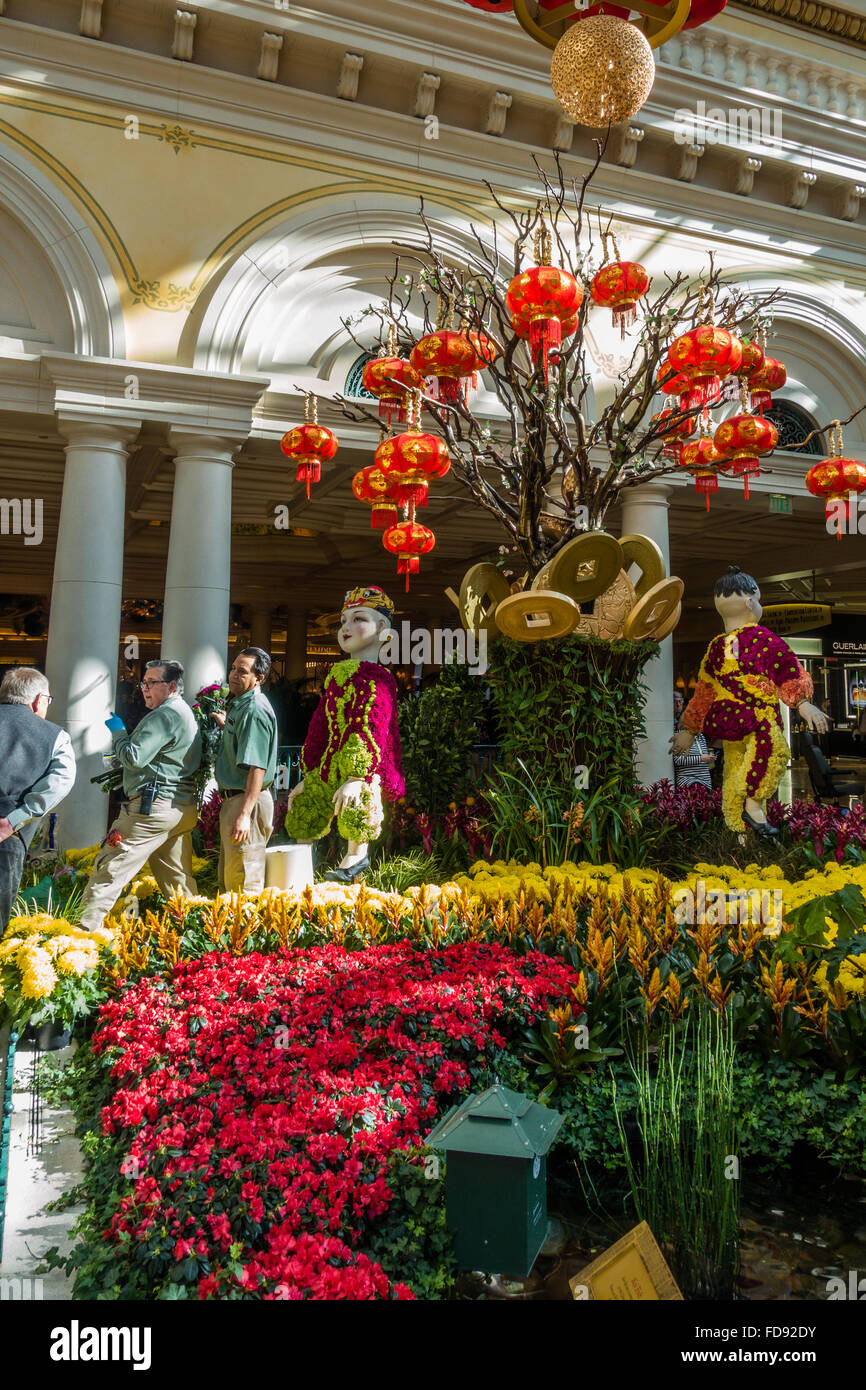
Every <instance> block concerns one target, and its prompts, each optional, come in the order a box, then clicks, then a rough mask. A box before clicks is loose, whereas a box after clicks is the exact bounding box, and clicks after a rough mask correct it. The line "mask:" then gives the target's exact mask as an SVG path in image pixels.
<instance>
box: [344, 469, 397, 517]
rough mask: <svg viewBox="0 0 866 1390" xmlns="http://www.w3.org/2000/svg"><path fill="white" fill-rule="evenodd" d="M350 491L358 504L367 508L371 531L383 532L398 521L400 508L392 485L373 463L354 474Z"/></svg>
mask: <svg viewBox="0 0 866 1390" xmlns="http://www.w3.org/2000/svg"><path fill="white" fill-rule="evenodd" d="M352 491H353V492H354V494H355V496H356V497H357V499H358V501H359V502H366V503H367V505H368V506H369V508H370V526H371V528H372V530H374V531H385V530H387V528H388V527H389V526H393V525H394V523H395V521H397V520H399V517H400V508H399V506H398V503H397V493H396V489H395V486H394V483H393V482H389V480H388V479H387V478H386V477H385V474H384V473H383V472H382V470H381V468H377V467H376V465H375V464H374V463H371V464H370V465H369V466H368V467H367V468H362V469H361V471H360V473H356V474H355V476H354V478H353V479H352Z"/></svg>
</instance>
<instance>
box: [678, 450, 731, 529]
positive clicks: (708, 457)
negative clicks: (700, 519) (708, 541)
mask: <svg viewBox="0 0 866 1390" xmlns="http://www.w3.org/2000/svg"><path fill="white" fill-rule="evenodd" d="M680 464H681V466H682V467H683V468H687V469H688V470H689V472H690V473H691V474H693V476H694V479H695V491H696V492H697V493H698V495H699V496H700V495H703V496H705V497H706V499H707V511H709V510H710V496H711V494H712V493H714V492H718V490H719V470H720V469H722V468H727V467H728V460H727V459H726V458H725V457H724V455H723V454H720V453H719V451H718V449H717V448H716V446H715V444H714V443H713V441H712V439H710V437H709V435H706V434H702V435H701V437H700V439H692V440H690V441H689V443H688V444H684V445H683V447H682V448H681V449H680Z"/></svg>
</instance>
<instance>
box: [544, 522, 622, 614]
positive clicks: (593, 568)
mask: <svg viewBox="0 0 866 1390" xmlns="http://www.w3.org/2000/svg"><path fill="white" fill-rule="evenodd" d="M622 568H623V556H622V547H621V546H620V543H619V541H618V540H616V538H615V537H614V536H609V535H607V533H606V532H605V531H587V532H586V534H585V535H582V536H576V537H575V538H574V540H573V541H569V542H568V545H565V546H563V548H562V550H560V552H559V554H558V555H555V556H554V558H553V559H552V560H551V562H550V573H549V575H548V580H547V588H548V589H555V590H556V592H557V593H559V594H568V596H569V597H570V598H573V599H574V601H575V603H589V602H590V600H591V599H594V598H598V597H599V595H600V594H603V593H604V591H605V589H609V588H610V586H611V584H612V583H613V581H614V580H615V579H616V577H617V575H618V574H619V572H620V570H621V569H622Z"/></svg>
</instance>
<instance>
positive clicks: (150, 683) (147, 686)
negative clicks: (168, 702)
mask: <svg viewBox="0 0 866 1390" xmlns="http://www.w3.org/2000/svg"><path fill="white" fill-rule="evenodd" d="M153 685H168V681H142V682H141V688H142V690H150V688H151V686H153Z"/></svg>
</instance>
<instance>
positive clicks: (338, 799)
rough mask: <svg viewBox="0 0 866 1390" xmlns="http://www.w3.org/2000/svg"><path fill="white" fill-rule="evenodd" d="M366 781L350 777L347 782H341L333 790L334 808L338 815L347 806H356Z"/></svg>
mask: <svg viewBox="0 0 866 1390" xmlns="http://www.w3.org/2000/svg"><path fill="white" fill-rule="evenodd" d="M366 785H367V783H366V782H362V781H361V779H360V778H358V777H352V778H350V779H349V781H348V782H343V783H341V785H340V786H339V787H338V788H337V790H336V791H335V792H334V810H335V811H336V812H337V815H338V816H339V815H340V814H341V813H342V812H343V811H345V809H346V807H347V806H357V805H358V803H359V802H360V800H361V797H362V795H363V793H364V788H365V787H366Z"/></svg>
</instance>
